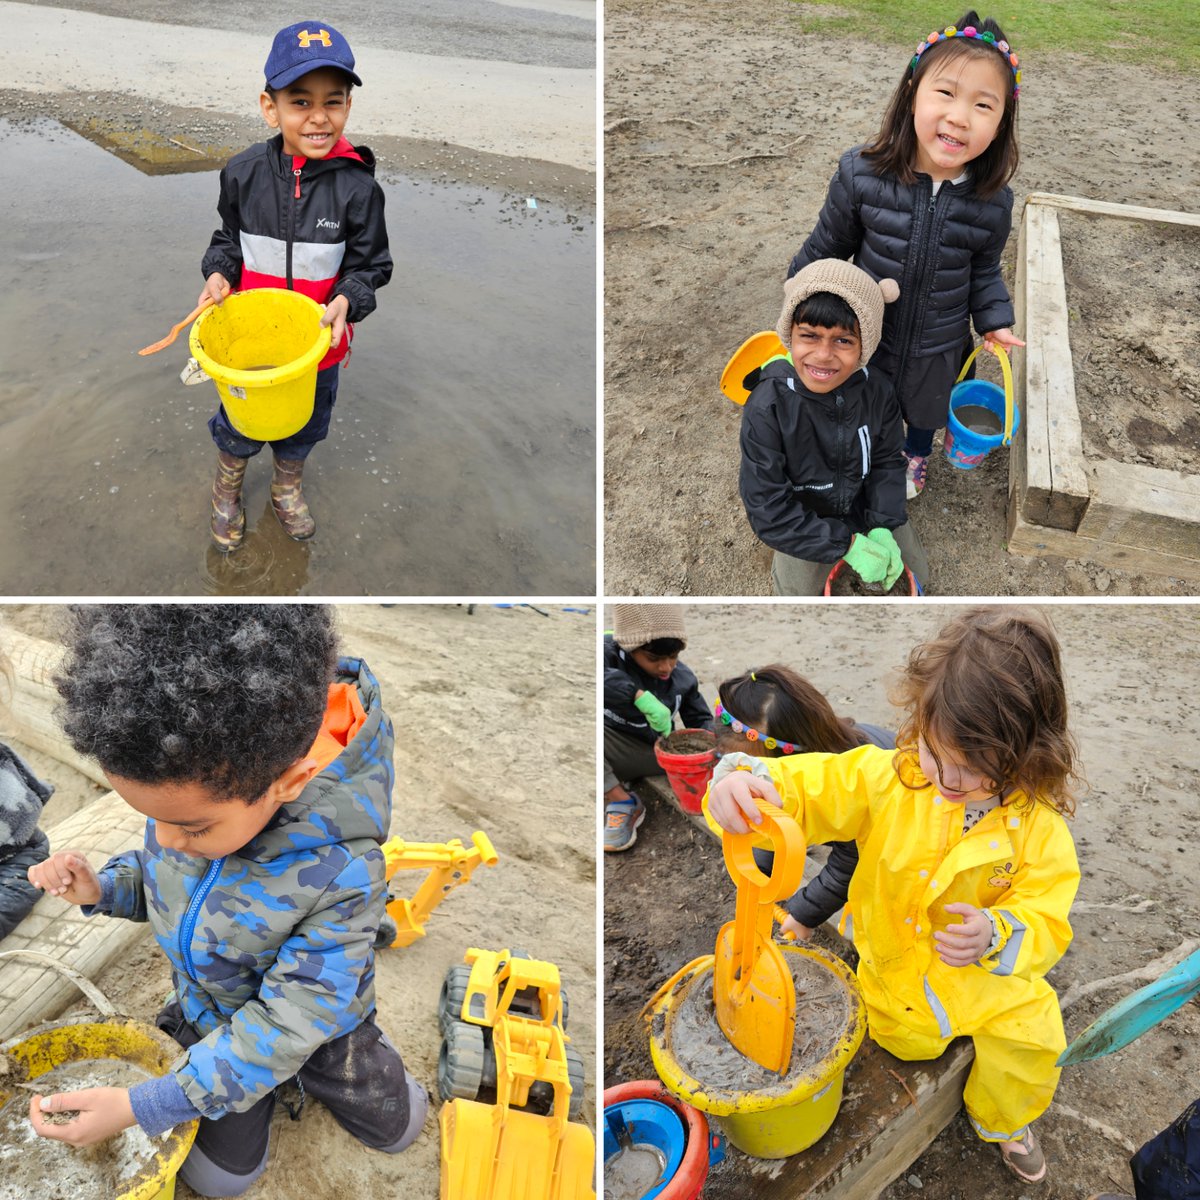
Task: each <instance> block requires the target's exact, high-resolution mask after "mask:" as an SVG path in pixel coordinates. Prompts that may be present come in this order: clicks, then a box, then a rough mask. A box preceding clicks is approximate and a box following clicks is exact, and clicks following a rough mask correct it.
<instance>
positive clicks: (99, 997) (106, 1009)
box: [0, 950, 117, 1017]
mask: <svg viewBox="0 0 1200 1200" xmlns="http://www.w3.org/2000/svg"><path fill="white" fill-rule="evenodd" d="M0 958H32V959H36V960H37V961H38V962H40V963H41V964H42V965H43V966H47V967H52V968H53V969H54V970H56V971H57V972H58V973H59V974H60V975H62V976H64V977H65V978H67V979H69V980H70V981H71V982H72V983H73V984H74V985H75V986H76V987H77V988H78V989H79V990H80V991H81V992H82V993H83V994H84V995H85V996H86V997H87V998H88V999H89V1000H90V1001H91V1002H92V1003H93V1004H94V1005H95V1006H96V1007H97V1008H98V1009H99V1010H100V1011H101V1012H102V1013H103V1014H104V1015H105V1016H106V1017H113V1016H116V1013H117V1010H116V1009H115V1008H114V1007H113V1006H112V1004H110V1003H109V1000H108V997H107V996H105V994H104V993H103V992H102V991H101V990H100V989H99V988H98V987H97V986H96V985H95V984H94V983H93V982H92V981H91V980H90V979H88V978H87V976H85V975H81V974H80V973H79V972H78V971H76V970H75V968H74V967H68V966H67V965H66V963H61V962H59V961H58V959H56V958H51V957H50V955H48V954H42V953H40V952H39V951H37V950H0Z"/></svg>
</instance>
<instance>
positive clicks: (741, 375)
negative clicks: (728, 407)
mask: <svg viewBox="0 0 1200 1200" xmlns="http://www.w3.org/2000/svg"><path fill="white" fill-rule="evenodd" d="M786 353H787V348H786V347H785V346H784V344H783V343H782V342H781V341H780V340H779V334H777V333H776V332H775V330H773V329H765V330H763V332H762V333H755V334H751V336H750V337H748V338H747V339H746V340H745V341H744V342H743V343H742V344H741V345H740V346H739V347H738V348H737V349H736V350H735V351H734V352H733V357H732V358H731V359H730V360H729V362H727V363H726V364H725V370H724V371H722V372H721V391H723V392H724V393H725V395H726V396H728V397H729V399H730V400H732V401H733V402H734V404H745V403H746V401H747V400H748V399H749V398H750V392H749V391H748V390H747V388H746V384H745V382H744V381H745V378H746V376H747V375H749V374H750V372H751V371H753V370H754V368H755V367H761V366H762V365H763V363H765V362H766V361H767V359H768V358H774V357H775V356H776V355H777V354H786Z"/></svg>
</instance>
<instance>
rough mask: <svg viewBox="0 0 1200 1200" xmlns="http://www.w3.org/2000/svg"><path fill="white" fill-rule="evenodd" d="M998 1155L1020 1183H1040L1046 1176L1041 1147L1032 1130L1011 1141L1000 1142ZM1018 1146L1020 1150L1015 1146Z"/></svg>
mask: <svg viewBox="0 0 1200 1200" xmlns="http://www.w3.org/2000/svg"><path fill="white" fill-rule="evenodd" d="M999 1146H1000V1157H1001V1158H1002V1159H1004V1165H1005V1166H1006V1167H1007V1168H1008V1169H1009V1170H1010V1171H1011V1172H1012V1173H1013V1174H1014V1175H1015V1176H1016V1177H1017V1178H1018V1179H1019V1180H1021V1182H1022V1183H1041V1182H1042V1180H1043V1179H1045V1178H1046V1159H1045V1157H1044V1156H1043V1154H1042V1148H1041V1146H1039V1145H1038V1144H1037V1140H1036V1139H1035V1138H1034V1136H1033V1130H1032V1129H1030V1128H1028V1127H1027V1128H1026V1130H1025V1132H1024V1133H1023V1134H1022V1135H1021V1136H1020V1137H1019V1138H1017V1140H1016V1142H1015V1144H1014V1143H1013V1142H1000V1143H999ZM1018 1146H1019V1147H1020V1150H1018V1149H1017V1147H1018Z"/></svg>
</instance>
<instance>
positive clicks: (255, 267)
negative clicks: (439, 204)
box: [201, 134, 392, 368]
mask: <svg viewBox="0 0 1200 1200" xmlns="http://www.w3.org/2000/svg"><path fill="white" fill-rule="evenodd" d="M217 210H218V211H219V212H220V214H221V228H220V229H218V230H217V231H216V232H215V233H214V234H213V236H212V241H211V242H210V243H209V247H208V250H207V252H206V253H205V255H204V259H203V262H202V263H201V270H202V271H203V272H204V278H205V279H207V278H208V277H209V276H210V275H211V274H212V273H213V272H214V271H220V273H221V274H222V275H224V276H225V278H226V279H228V280H229V283H230V285H231V286H232V287H233V288H234V290H236V291H249V290H250V289H251V288H258V287H277V288H288V289H290V290H292V291H296V292H302V293H303V294H304V295H306V296H309V297H311V298H312V299H313V300H315V301H317V303H318V304H327V303H328V302H329V301H330V299H332V297H334V296H345V297H346V299H347V300H348V301H349V302H350V309H349V312H348V313H347V330H346V335H345V336H344V337H343V338H342V341H341V343H340V344H339V345H337V346H331V347H330V349H329V353H328V354H327V355H326V356H325V357H324V358H323V359H322V360H321V362H320V366H321V368H325V367H331V366H333V365H334V364H335V363H338V362H341V360H342V359H343V358H345V357H346V355H347V353H348V352H349V349H350V339H351V338H352V337H353V336H354V334H353V330H352V329H351V328H350V326H349V322H350V321H361V320H362V319H363V317H365V316H367V315H368V314H369V313H371V312H373V311H374V309H375V290H376V289H377V288H381V287H383V285H384V284H385V283H387V281H388V280H389V279H391V277H392V256H391V253H390V252H389V250H388V239H387V226H386V225H385V223H384V219H383V189H382V188H380V186H379V184H377V183H376V182H375V156H374V155H373V154H372V153H371V151H370V150H368V149H367V148H366V146H358V147H355V146H351V145H350V143H349V142H348V141H347V140H346V139H345V138H339V139H338V142H337V144H336V145H335V146H334V148H333V149H332V150H331V151H330V152H329V154H328V155H326V156H325V158H321V159H306V158H301V157H299V156H296V157H294V158H293V156H291V155H289V154H284V152H283V138H282V136H280V135H278V134H276V136H275V137H273V138H271V140H270V141H269V142H260V143H259V144H258V145H256V146H251V147H250V148H249V149H248V150H243V151H242V152H241V154H238V155H235V156H234V157H233V158H231V159H230V160H229V162H228V163H227V164H226V166H225V169H224V170H223V171H222V172H221V198H220V200H219V201H218V203H217Z"/></svg>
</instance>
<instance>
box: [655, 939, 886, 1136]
mask: <svg viewBox="0 0 1200 1200" xmlns="http://www.w3.org/2000/svg"><path fill="white" fill-rule="evenodd" d="M779 948H780V949H781V950H782V951H783V953H784V954H785V955H786V954H800V955H804V956H805V957H807V958H809V959H812V960H814V962H815V963H816V964H818V965H819V966H820V967H821V968H823V969H824V970H825V971H826V972H827V973H828V975H829V982H830V984H831V985H833V986H834V987H835V988H837V989H839V990H840V991H842V992H843V993H844V994H845V996H846V999H847V1002H848V1010H849V1016H848V1018H847V1021H846V1026H845V1028H844V1029H843V1031H842V1033H841V1035H840V1036H839V1037H838V1039H837V1042H836V1044H835V1045H834V1047H833V1049H832V1050H830V1052H829V1053H828V1054H827V1055H826V1056H825V1057H824V1058H823V1059H821V1060H820V1061H819V1062H817V1063H815V1064H813V1066H812V1067H810V1068H809V1069H808V1070H807V1071H805V1072H803V1073H802V1074H801V1075H799V1076H798V1077H797V1078H796V1079H795V1080H793V1081H792V1086H791V1087H790V1088H789V1089H788V1090H787V1091H786V1092H784V1093H782V1094H775V1093H767V1092H747V1091H738V1090H735V1089H728V1088H718V1087H708V1086H706V1085H705V1084H704V1083H703V1082H702V1081H701V1080H699V1079H695V1078H693V1077H692V1076H691V1075H690V1074H689V1073H688V1072H687V1070H686V1069H685V1068H684V1067H683V1066H682V1065H681V1063H680V1062H679V1059H678V1058H677V1057H676V1054H675V1051H674V1049H673V1048H672V1047H673V1038H674V1017H675V1013H676V1012H677V1011H678V1008H679V1005H680V1004H681V1003H682V1001H683V999H684V997H685V996H686V995H687V994H688V992H689V991H690V990H691V989H692V988H693V987H695V986H697V984H699V983H700V982H701V981H703V980H704V979H705V978H706V977H707V976H708V975H710V974H711V973H712V968H713V958H712V955H706V956H705V957H703V958H698V959H696V960H694V961H693V962H691V963H688V965H687V966H686V967H684V968H683V969H682V970H681V971H680V972H678V973H677V974H676V975H675V976H674V977H673V978H671V979H669V980H668V981H667V982H666V983H665V984H664V985H663V987H662V988H661V989H660V990H659V993H658V995H657V996H655V998H654V999H653V1000H652V1001H651V1004H652V1005H653V1008H654V1012H653V1020H652V1023H651V1033H650V1057H651V1058H652V1059H653V1060H654V1067H655V1070H657V1071H658V1074H659V1077H660V1078H661V1079H662V1081H663V1083H664V1084H665V1085H666V1086H667V1088H668V1089H670V1091H672V1092H673V1093H674V1094H675V1095H676V1096H678V1097H679V1098H680V1099H681V1100H682V1101H684V1103H686V1104H691V1105H692V1106H693V1107H695V1108H698V1109H700V1111H701V1112H706V1113H708V1114H709V1115H711V1116H712V1117H713V1119H714V1120H715V1121H716V1123H717V1124H718V1125H719V1126H720V1127H721V1129H722V1130H723V1131H724V1133H725V1136H726V1137H728V1139H729V1140H730V1142H732V1143H733V1145H735V1146H736V1147H737V1148H738V1149H739V1150H741V1151H743V1152H744V1153H746V1154H749V1155H752V1156H753V1157H755V1158H788V1157H789V1156H790V1155H793V1154H798V1153H799V1152H800V1151H801V1150H807V1149H808V1147H809V1146H811V1145H812V1144H813V1143H814V1142H816V1141H817V1140H818V1139H819V1138H821V1137H823V1136H824V1134H825V1133H826V1131H827V1130H828V1129H829V1127H830V1125H832V1124H833V1119H834V1117H836V1116H837V1111H838V1107H839V1105H840V1104H841V1102H842V1080H843V1078H844V1077H845V1073H846V1068H847V1067H848V1066H849V1065H850V1060H851V1059H852V1058H853V1057H854V1055H855V1054H856V1053H857V1051H858V1047H859V1046H860V1045H861V1044H862V1040H863V1034H864V1033H865V1032H866V1028H867V1011H866V1007H865V1005H864V1004H863V1001H862V997H861V996H860V995H859V991H858V983H857V982H856V980H855V978H854V974H853V972H852V971H851V970H850V968H849V967H847V966H846V964H845V963H844V962H842V960H841V959H840V958H835V957H834V956H833V955H831V954H827V953H825V951H823V950H818V949H811V948H809V947H807V946H780V947H779ZM797 1009H798V1011H797V1017H798V1019H799V1020H803V1010H802V1005H799V1004H798V1005H797Z"/></svg>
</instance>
